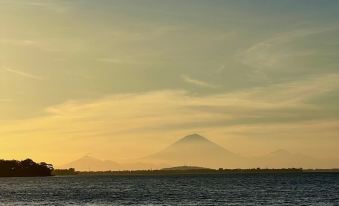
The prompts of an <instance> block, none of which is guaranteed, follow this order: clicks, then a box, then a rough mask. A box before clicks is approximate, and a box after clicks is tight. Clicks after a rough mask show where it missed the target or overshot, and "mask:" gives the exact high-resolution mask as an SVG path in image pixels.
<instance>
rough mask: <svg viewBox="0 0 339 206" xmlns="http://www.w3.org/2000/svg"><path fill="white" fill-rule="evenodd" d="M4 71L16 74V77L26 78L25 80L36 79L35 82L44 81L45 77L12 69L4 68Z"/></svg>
mask: <svg viewBox="0 0 339 206" xmlns="http://www.w3.org/2000/svg"><path fill="white" fill-rule="evenodd" d="M3 70H5V71H7V72H9V73H12V74H16V75H18V76H21V77H25V78H29V79H35V80H43V77H41V76H37V75H35V74H31V73H28V72H23V71H19V70H15V69H11V68H9V67H3Z"/></svg>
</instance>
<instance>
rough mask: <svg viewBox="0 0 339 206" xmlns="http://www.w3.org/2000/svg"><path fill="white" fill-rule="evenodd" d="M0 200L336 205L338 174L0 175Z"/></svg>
mask: <svg viewBox="0 0 339 206" xmlns="http://www.w3.org/2000/svg"><path fill="white" fill-rule="evenodd" d="M0 205H339V174H335V173H332V174H320V173H308V174H304V173H303V174H226V175H225V174H224V175H177V176H56V177H34V178H0Z"/></svg>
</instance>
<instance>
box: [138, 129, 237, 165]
mask: <svg viewBox="0 0 339 206" xmlns="http://www.w3.org/2000/svg"><path fill="white" fill-rule="evenodd" d="M240 159H241V160H242V158H241V157H239V156H238V155H236V154H234V153H232V152H230V151H228V150H226V149H225V148H223V147H221V146H220V145H218V144H216V143H214V142H212V141H210V140H208V139H207V138H205V137H203V136H201V135H199V134H192V135H188V136H186V137H183V138H182V139H180V140H178V141H176V142H175V143H173V144H172V145H170V146H169V147H167V148H165V149H164V150H162V151H160V152H158V153H155V154H153V155H150V156H148V157H145V158H144V159H143V161H146V162H153V163H157V164H161V163H167V164H169V165H173V166H175V165H197V166H201V167H211V168H218V167H226V166H227V167H235V166H236V165H239V164H238V163H239V161H240Z"/></svg>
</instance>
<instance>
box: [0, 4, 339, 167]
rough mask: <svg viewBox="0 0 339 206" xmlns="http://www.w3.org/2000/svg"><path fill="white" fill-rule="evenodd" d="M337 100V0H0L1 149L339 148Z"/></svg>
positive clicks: (75, 154) (103, 153)
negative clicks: (208, 144)
mask: <svg viewBox="0 0 339 206" xmlns="http://www.w3.org/2000/svg"><path fill="white" fill-rule="evenodd" d="M338 104H339V1H336V0H322V1H318V0H298V1H295V0H284V1H270V0H229V1H222V0H211V1H207V0H185V1H182V0H171V1H162V0H161V1H159V0H138V1H133V0H130V1H126V0H119V1H118V0H117V1H116V0H101V1H92V0H0V142H1V143H0V158H4V159H13V158H15V159H24V158H26V157H31V158H33V159H34V160H39V161H48V162H52V163H54V164H63V163H66V162H69V161H71V160H74V159H76V158H79V157H81V156H83V155H86V154H89V155H93V156H95V157H98V158H101V159H109V160H117V161H124V160H126V159H130V158H138V157H142V156H145V155H148V154H152V153H154V152H157V151H159V150H161V149H163V148H165V147H166V146H167V145H169V144H171V143H173V142H175V141H176V140H178V139H179V138H181V137H183V136H186V135H188V134H191V133H199V134H201V135H204V136H206V137H208V138H209V139H211V140H212V141H214V142H217V143H218V144H220V145H222V146H223V147H225V148H227V149H228V150H230V151H232V152H235V153H237V154H241V155H245V156H255V155H263V154H267V153H269V152H271V151H274V150H278V149H285V150H288V151H291V152H295V153H302V154H305V155H310V156H313V157H334V158H339V156H338V153H337V148H338V146H339V107H338V106H337V105H338Z"/></svg>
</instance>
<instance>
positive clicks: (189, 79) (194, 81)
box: [181, 75, 218, 88]
mask: <svg viewBox="0 0 339 206" xmlns="http://www.w3.org/2000/svg"><path fill="white" fill-rule="evenodd" d="M181 78H182V79H183V80H184V81H185V82H187V83H190V84H193V85H196V86H200V87H206V88H217V87H218V85H214V84H210V83H208V82H205V81H202V80H198V79H194V78H192V77H189V76H187V75H181Z"/></svg>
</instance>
